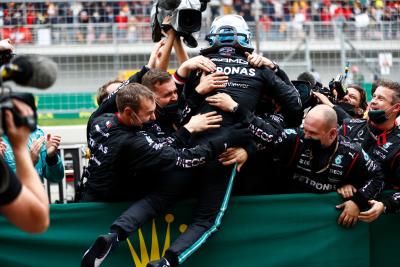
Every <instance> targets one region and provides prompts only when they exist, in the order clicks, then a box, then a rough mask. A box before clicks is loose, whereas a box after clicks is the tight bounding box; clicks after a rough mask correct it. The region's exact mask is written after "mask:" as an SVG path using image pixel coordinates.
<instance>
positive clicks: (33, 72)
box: [12, 55, 57, 89]
mask: <svg viewBox="0 0 400 267" xmlns="http://www.w3.org/2000/svg"><path fill="white" fill-rule="evenodd" d="M12 64H15V65H18V67H20V68H21V70H22V74H26V75H23V76H24V77H25V78H24V79H17V80H15V82H16V83H17V84H19V85H22V86H29V87H35V88H39V89H47V88H49V87H50V86H52V85H53V84H54V82H55V81H56V79H57V64H56V63H55V62H54V61H53V60H51V59H50V58H47V57H44V56H38V55H21V56H17V57H15V59H14V60H13V61H12ZM28 73H29V75H28ZM26 78H27V79H26Z"/></svg>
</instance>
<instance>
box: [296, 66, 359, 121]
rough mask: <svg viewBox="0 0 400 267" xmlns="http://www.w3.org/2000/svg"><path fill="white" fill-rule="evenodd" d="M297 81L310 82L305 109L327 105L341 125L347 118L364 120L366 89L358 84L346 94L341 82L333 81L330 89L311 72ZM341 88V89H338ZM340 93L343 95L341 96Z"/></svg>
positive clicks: (305, 93) (302, 74) (301, 75)
mask: <svg viewBox="0 0 400 267" xmlns="http://www.w3.org/2000/svg"><path fill="white" fill-rule="evenodd" d="M297 81H299V82H300V81H302V82H308V83H309V84H308V85H307V87H309V89H308V90H309V92H310V93H307V92H303V95H307V94H308V95H309V96H308V98H306V104H305V105H304V106H303V108H307V107H309V106H311V107H313V106H315V105H317V104H325V105H328V106H330V107H332V108H333V109H334V110H335V112H336V115H337V116H338V123H339V125H341V124H342V122H343V120H344V119H347V118H362V117H363V115H364V112H365V110H366V109H367V97H366V93H365V91H364V89H362V88H361V87H360V86H358V85H356V84H350V85H348V86H347V90H346V92H345V91H344V89H343V86H342V84H341V82H340V81H335V80H333V81H331V82H330V85H329V88H326V87H323V85H322V84H321V83H319V82H317V81H316V80H315V78H314V76H313V75H312V73H310V72H307V71H306V72H303V73H301V74H300V75H299V76H298V77H297ZM336 87H340V88H336ZM338 91H340V92H341V93H340V94H339V93H338Z"/></svg>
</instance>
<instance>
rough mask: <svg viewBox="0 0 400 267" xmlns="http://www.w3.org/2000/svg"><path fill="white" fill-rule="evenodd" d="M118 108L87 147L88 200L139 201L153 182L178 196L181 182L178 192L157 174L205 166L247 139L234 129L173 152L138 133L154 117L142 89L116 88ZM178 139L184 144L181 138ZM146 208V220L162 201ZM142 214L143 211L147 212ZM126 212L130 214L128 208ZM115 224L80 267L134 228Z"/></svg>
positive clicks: (95, 128) (101, 120)
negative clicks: (191, 146)
mask: <svg viewBox="0 0 400 267" xmlns="http://www.w3.org/2000/svg"><path fill="white" fill-rule="evenodd" d="M117 106H118V110H119V113H117V114H104V115H101V116H100V117H98V118H96V119H95V120H94V121H93V125H92V129H91V131H90V140H91V142H90V144H89V145H90V149H91V151H92V152H93V154H92V157H91V159H90V161H89V167H88V173H89V177H88V181H87V187H86V192H85V194H84V197H83V199H84V200H86V201H94V200H96V201H110V200H124V197H125V198H126V197H129V196H131V195H136V197H143V196H144V195H145V194H146V195H147V194H148V193H149V192H151V191H152V189H154V184H155V185H156V186H155V187H156V192H157V193H158V192H160V191H161V192H165V191H166V193H169V194H172V195H173V196H174V197H175V196H178V195H179V193H181V192H182V191H181V190H182V189H181V188H179V186H181V183H180V181H181V180H179V179H178V183H177V184H176V185H177V186H178V188H174V187H175V186H173V185H174V181H171V180H170V179H167V178H165V177H164V176H163V175H157V174H160V173H161V172H165V171H168V170H174V169H175V168H181V169H190V168H193V167H197V166H200V165H203V164H204V163H206V162H207V161H208V160H210V159H212V158H216V156H217V155H219V154H221V153H222V152H223V151H224V150H225V149H226V148H227V147H228V146H231V145H237V144H241V143H242V142H243V140H246V139H247V138H248V137H249V135H248V134H249V132H248V130H246V129H242V130H240V129H236V131H235V133H234V134H231V135H230V136H229V137H228V136H226V137H219V138H217V139H214V140H212V141H210V142H209V144H208V145H207V146H197V147H195V148H191V149H181V150H177V149H174V148H172V147H170V146H166V145H164V144H162V143H158V142H157V141H156V138H154V136H153V135H152V134H151V133H150V132H145V131H143V130H142V129H141V126H142V125H143V124H144V123H146V122H147V121H149V120H154V119H155V116H154V112H155V102H154V95H153V93H152V92H151V91H150V90H148V89H147V88H146V87H145V86H143V85H140V84H129V85H127V87H126V88H124V89H123V90H119V91H118V93H117ZM182 129H183V131H186V132H187V134H186V137H190V133H189V131H188V130H186V128H185V127H183V128H182ZM182 137H185V135H182ZM181 141H182V143H185V140H183V138H182V140H181ZM152 178H153V179H152ZM164 178H165V179H164ZM168 178H170V177H168ZM187 179H188V180H189V179H191V177H187ZM165 186H167V187H168V188H167V189H166V188H165ZM157 187H160V191H157V189H158V188H157ZM135 189H136V190H135ZM169 190H175V191H169ZM161 197H163V196H161ZM147 199H151V197H150V198H147ZM158 201H159V200H158ZM145 202H146V201H145ZM160 202H161V201H159V202H158V203H160ZM141 203H142V202H141ZM145 205H146V206H145V207H149V206H150V208H152V209H154V213H150V214H148V215H146V216H154V215H155V214H157V212H158V211H159V210H161V209H163V208H164V203H161V204H160V205H159V207H156V208H157V210H156V208H155V206H154V205H151V204H150V205H149V204H148V203H145ZM155 205H157V204H155ZM135 207H137V206H135ZM134 210H135V211H136V208H134ZM141 210H143V206H141V207H139V211H141ZM143 211H144V212H147V210H146V209H144V210H143ZM127 212H129V213H130V212H131V210H128V211H127ZM133 214H135V212H133ZM129 215H130V214H129ZM138 216H139V217H142V218H144V219H143V220H144V221H145V220H146V219H147V218H148V217H146V216H141V214H138ZM130 217H131V216H130ZM124 218H125V217H124ZM139 225H140V223H139ZM113 226H114V227H113V228H112V229H113V230H114V235H106V236H101V237H99V239H98V240H97V241H96V242H95V243H94V245H93V246H92V247H91V248H90V249H89V250H88V251H87V252H86V253H85V255H84V258H83V260H82V266H94V264H95V262H97V263H96V264H97V265H96V266H98V265H99V264H100V263H101V262H102V261H103V260H104V258H105V257H106V256H107V255H108V253H109V251H110V248H111V247H112V245H113V244H114V243H113V242H114V241H116V240H117V239H116V236H117V234H118V237H119V240H123V239H125V238H127V237H128V236H129V234H131V233H132V232H133V231H134V230H135V229H134V227H135V226H136V224H133V223H132V222H131V221H126V220H123V221H117V222H116V223H114V225H113ZM110 242H112V243H110Z"/></svg>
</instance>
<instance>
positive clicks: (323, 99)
mask: <svg viewBox="0 0 400 267" xmlns="http://www.w3.org/2000/svg"><path fill="white" fill-rule="evenodd" d="M312 93H313V95H314V96H315V97H316V98H317V99H318V102H320V103H321V104H325V105H328V106H330V107H331V108H333V104H332V102H331V101H330V100H329V98H328V97H327V96H326V95H323V94H321V93H318V92H314V91H313V92H312Z"/></svg>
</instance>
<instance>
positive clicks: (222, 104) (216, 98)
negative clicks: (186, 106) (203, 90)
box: [206, 93, 238, 112]
mask: <svg viewBox="0 0 400 267" xmlns="http://www.w3.org/2000/svg"><path fill="white" fill-rule="evenodd" d="M206 101H207V102H208V104H210V105H211V106H214V107H218V108H220V109H221V110H223V111H226V112H232V111H233V109H234V108H235V107H236V106H237V105H238V103H236V102H235V101H234V100H233V99H232V97H231V96H230V95H228V94H226V93H217V94H215V95H212V96H209V97H207V98H206Z"/></svg>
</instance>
